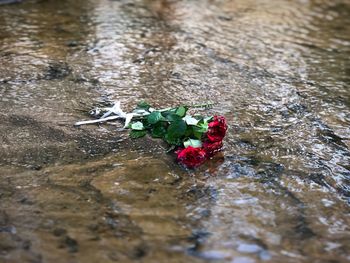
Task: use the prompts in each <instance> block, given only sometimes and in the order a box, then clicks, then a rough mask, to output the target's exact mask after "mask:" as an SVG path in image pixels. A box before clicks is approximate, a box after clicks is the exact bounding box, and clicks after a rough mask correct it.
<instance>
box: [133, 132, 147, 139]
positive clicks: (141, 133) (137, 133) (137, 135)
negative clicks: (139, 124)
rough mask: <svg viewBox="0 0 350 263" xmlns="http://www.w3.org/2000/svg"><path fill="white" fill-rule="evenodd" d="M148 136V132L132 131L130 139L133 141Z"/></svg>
mask: <svg viewBox="0 0 350 263" xmlns="http://www.w3.org/2000/svg"><path fill="white" fill-rule="evenodd" d="M146 134H147V131H145V130H143V131H137V130H132V131H131V132H130V134H129V136H130V138H132V139H137V138H141V137H143V136H145V135H146Z"/></svg>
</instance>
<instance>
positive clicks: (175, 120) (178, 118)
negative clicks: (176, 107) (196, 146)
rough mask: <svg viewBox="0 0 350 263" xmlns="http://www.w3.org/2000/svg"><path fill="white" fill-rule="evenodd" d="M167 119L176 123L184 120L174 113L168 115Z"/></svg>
mask: <svg viewBox="0 0 350 263" xmlns="http://www.w3.org/2000/svg"><path fill="white" fill-rule="evenodd" d="M166 119H167V120H168V121H174V122H177V121H180V120H182V119H181V117H180V116H179V115H177V114H174V113H171V114H168V115H167V116H166Z"/></svg>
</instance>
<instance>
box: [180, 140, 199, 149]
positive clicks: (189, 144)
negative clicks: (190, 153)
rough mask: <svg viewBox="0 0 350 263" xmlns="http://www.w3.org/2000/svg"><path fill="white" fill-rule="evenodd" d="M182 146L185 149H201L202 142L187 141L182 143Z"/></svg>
mask: <svg viewBox="0 0 350 263" xmlns="http://www.w3.org/2000/svg"><path fill="white" fill-rule="evenodd" d="M184 146H185V148H187V147H188V146H192V147H194V148H199V147H202V142H201V141H200V140H194V139H189V140H187V141H185V142H184Z"/></svg>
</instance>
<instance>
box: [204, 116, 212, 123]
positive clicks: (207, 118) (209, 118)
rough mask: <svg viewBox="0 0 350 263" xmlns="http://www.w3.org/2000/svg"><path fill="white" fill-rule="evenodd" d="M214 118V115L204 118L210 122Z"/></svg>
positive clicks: (206, 121)
mask: <svg viewBox="0 0 350 263" xmlns="http://www.w3.org/2000/svg"><path fill="white" fill-rule="evenodd" d="M212 119H213V116H210V117H206V118H204V119H203V121H204V123H208V122H210V121H211V120H212Z"/></svg>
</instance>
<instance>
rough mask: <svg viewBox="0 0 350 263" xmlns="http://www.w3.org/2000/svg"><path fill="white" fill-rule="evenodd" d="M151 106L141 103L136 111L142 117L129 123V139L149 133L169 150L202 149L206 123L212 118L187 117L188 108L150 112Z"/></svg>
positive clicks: (181, 107)
mask: <svg viewBox="0 0 350 263" xmlns="http://www.w3.org/2000/svg"><path fill="white" fill-rule="evenodd" d="M150 108H151V105H149V104H148V103H146V102H141V103H139V104H138V105H137V108H136V112H137V110H141V111H142V112H143V115H141V116H138V119H139V120H138V121H131V124H130V125H129V126H128V128H131V129H132V130H131V132H130V137H131V138H140V137H143V136H145V135H146V134H147V133H149V134H150V135H151V136H152V137H153V138H163V139H164V140H165V141H166V142H167V143H168V144H170V146H171V147H170V149H174V148H175V147H176V146H183V147H188V146H192V147H202V142H201V139H202V138H203V135H204V134H205V133H206V132H207V131H208V121H210V120H211V119H212V117H207V118H205V117H202V116H190V115H187V111H188V109H189V107H188V106H179V107H175V108H166V109H160V110H154V111H150Z"/></svg>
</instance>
